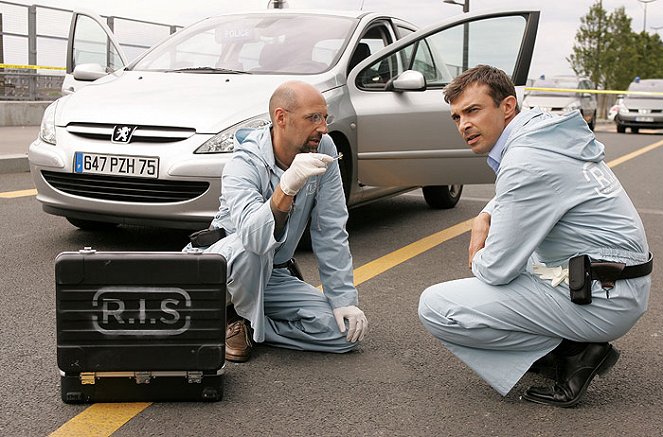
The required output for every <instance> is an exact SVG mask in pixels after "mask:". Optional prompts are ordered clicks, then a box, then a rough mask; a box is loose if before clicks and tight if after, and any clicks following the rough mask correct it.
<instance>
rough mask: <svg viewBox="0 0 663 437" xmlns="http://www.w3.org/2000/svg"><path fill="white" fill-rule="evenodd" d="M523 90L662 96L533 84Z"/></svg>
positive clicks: (650, 92)
mask: <svg viewBox="0 0 663 437" xmlns="http://www.w3.org/2000/svg"><path fill="white" fill-rule="evenodd" d="M525 91H546V92H554V93H587V94H620V95H626V94H630V95H638V96H663V92H659V91H617V90H589V89H586V90H581V89H576V88H543V87H535V86H526V87H525Z"/></svg>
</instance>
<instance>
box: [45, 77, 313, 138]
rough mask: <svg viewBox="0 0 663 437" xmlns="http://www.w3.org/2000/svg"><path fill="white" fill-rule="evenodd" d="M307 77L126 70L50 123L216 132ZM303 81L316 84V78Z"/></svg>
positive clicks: (66, 102) (81, 95)
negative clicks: (281, 88)
mask: <svg viewBox="0 0 663 437" xmlns="http://www.w3.org/2000/svg"><path fill="white" fill-rule="evenodd" d="M289 79H298V80H304V81H306V80H307V77H306V76H304V77H302V76H297V77H290V76H269V75H250V74H210V73H162V72H140V71H128V72H123V73H120V74H117V75H115V74H113V75H109V76H106V77H104V78H102V79H99V80H97V81H95V82H94V83H92V84H90V85H88V86H86V87H84V88H82V89H80V90H79V91H78V92H76V93H74V94H72V95H70V96H67V97H65V98H63V99H62V101H61V103H60V104H58V108H57V114H56V124H57V125H58V126H66V125H67V124H69V123H103V124H128V125H136V126H139V125H142V126H167V127H183V128H194V129H195V130H196V132H197V133H211V134H216V133H217V132H219V131H221V130H223V129H225V128H227V127H229V126H232V125H234V124H236V123H239V122H241V121H243V120H246V119H247V118H250V117H255V116H257V115H263V114H265V115H266V114H267V112H268V102H269V98H270V96H271V94H272V92H273V91H274V90H275V89H276V87H277V86H278V85H280V84H281V83H283V82H284V81H286V80H289ZM310 79H311V80H308V82H310V83H312V84H313V85H315V86H317V88H318V89H320V90H321V91H324V89H325V86H323V85H318V84H319V82H321V80H320V76H310Z"/></svg>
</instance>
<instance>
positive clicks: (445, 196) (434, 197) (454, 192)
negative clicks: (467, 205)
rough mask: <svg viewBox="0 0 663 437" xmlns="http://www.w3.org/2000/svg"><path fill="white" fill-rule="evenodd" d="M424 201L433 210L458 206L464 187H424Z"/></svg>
mask: <svg viewBox="0 0 663 437" xmlns="http://www.w3.org/2000/svg"><path fill="white" fill-rule="evenodd" d="M421 191H423V193H424V199H425V200H426V203H427V204H428V206H430V207H431V208H433V209H449V208H453V207H454V206H456V204H457V203H458V201H459V200H460V195H461V193H462V192H463V186H462V185H430V186H427V187H422V189H421Z"/></svg>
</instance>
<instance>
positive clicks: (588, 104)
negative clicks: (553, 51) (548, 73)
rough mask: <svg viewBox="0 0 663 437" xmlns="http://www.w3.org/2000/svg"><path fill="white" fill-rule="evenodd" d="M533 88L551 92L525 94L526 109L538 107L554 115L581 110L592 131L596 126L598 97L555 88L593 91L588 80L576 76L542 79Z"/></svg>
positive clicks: (592, 86)
mask: <svg viewBox="0 0 663 437" xmlns="http://www.w3.org/2000/svg"><path fill="white" fill-rule="evenodd" d="M531 86H532V87H533V88H549V89H550V90H545V91H543V90H536V91H534V90H532V91H528V92H527V93H526V94H525V99H524V100H523V104H522V107H523V108H525V109H529V108H533V107H535V106H538V107H539V108H541V109H542V110H543V111H548V112H551V113H553V114H564V113H566V112H570V111H574V110H576V109H577V110H579V111H580V113H581V114H582V117H583V118H584V119H585V121H586V122H587V125H588V126H589V128H590V129H591V130H594V126H596V108H597V103H596V95H595V94H593V93H589V92H582V91H577V92H573V91H555V90H553V88H561V89H569V90H571V89H573V90H593V89H594V84H593V83H592V81H590V80H589V79H587V78H583V77H576V76H553V77H550V78H545V77H541V78H539V79H537V80H535V81H534V83H533V84H532V85H531Z"/></svg>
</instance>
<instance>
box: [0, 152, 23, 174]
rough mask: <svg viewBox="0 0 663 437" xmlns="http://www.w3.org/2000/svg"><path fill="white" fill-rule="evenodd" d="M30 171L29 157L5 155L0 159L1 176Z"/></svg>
mask: <svg viewBox="0 0 663 437" xmlns="http://www.w3.org/2000/svg"><path fill="white" fill-rule="evenodd" d="M27 171H30V164H29V163H28V156H27V155H21V154H17V155H5V156H3V157H0V174H7V173H23V172H27Z"/></svg>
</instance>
